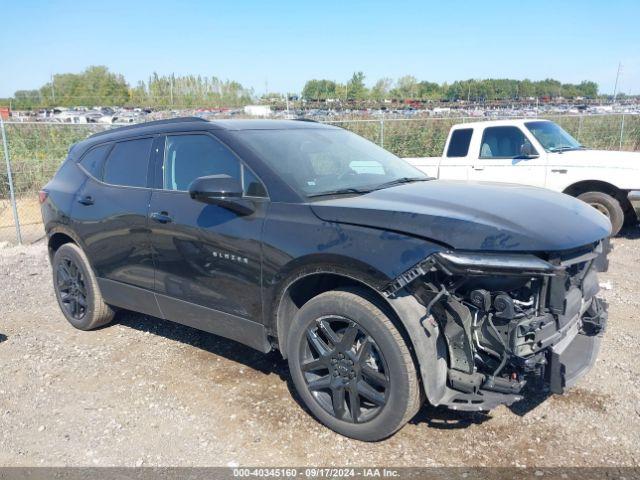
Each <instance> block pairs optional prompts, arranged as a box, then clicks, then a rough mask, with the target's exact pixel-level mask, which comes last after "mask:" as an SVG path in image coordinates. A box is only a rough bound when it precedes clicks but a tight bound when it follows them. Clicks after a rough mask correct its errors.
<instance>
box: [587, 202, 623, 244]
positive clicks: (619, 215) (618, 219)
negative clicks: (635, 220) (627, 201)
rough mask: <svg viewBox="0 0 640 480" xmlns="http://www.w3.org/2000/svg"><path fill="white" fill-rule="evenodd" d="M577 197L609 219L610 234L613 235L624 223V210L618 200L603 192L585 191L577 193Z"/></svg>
mask: <svg viewBox="0 0 640 480" xmlns="http://www.w3.org/2000/svg"><path fill="white" fill-rule="evenodd" d="M578 198H579V199H580V200H582V201H583V202H586V203H588V204H589V205H591V206H592V207H593V208H595V209H596V210H598V211H599V212H600V213H602V214H604V215H605V216H606V217H607V218H608V219H609V221H610V222H611V236H615V235H617V234H618V233H619V232H620V229H621V228H622V225H623V224H624V211H623V210H622V206H621V205H620V202H619V201H618V200H616V199H615V198H614V197H612V196H611V195H609V194H607V193H604V192H585V193H582V194H580V195H578Z"/></svg>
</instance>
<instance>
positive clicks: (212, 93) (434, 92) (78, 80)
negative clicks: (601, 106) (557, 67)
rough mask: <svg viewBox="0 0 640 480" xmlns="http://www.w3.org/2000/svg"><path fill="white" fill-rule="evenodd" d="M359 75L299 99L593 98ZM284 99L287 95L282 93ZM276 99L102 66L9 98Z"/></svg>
mask: <svg viewBox="0 0 640 480" xmlns="http://www.w3.org/2000/svg"><path fill="white" fill-rule="evenodd" d="M365 78H366V77H365V75H364V73H363V72H355V73H354V74H353V75H352V77H351V78H350V79H349V80H348V81H347V82H344V83H341V82H336V81H334V80H328V79H312V80H309V81H307V82H306V83H305V85H304V88H303V90H302V93H301V98H302V99H303V100H306V101H309V102H327V101H339V102H360V103H367V102H368V103H380V102H383V101H396V102H407V101H456V100H470V101H476V102H478V101H496V100H522V99H525V100H526V99H529V98H544V97H549V98H556V97H565V98H576V97H585V98H595V97H597V96H598V85H597V84H596V83H595V82H591V81H587V80H585V81H583V82H581V83H579V84H570V83H561V82H560V81H558V80H554V79H546V80H540V81H532V80H528V79H525V80H512V79H482V80H473V79H470V80H460V81H456V82H453V83H451V84H448V83H442V84H439V83H434V82H429V81H424V80H418V79H417V78H415V77H413V76H411V75H407V76H404V77H401V78H399V79H397V80H393V79H391V78H382V79H379V80H378V81H376V82H375V83H374V84H373V85H372V86H371V87H367V85H366V84H365ZM286 95H290V94H289V93H287V94H286ZM274 97H275V98H276V99H278V98H283V95H282V94H274V93H270V94H265V95H264V96H262V97H261V98H256V95H255V94H254V92H253V90H252V89H251V88H247V87H244V86H243V85H242V84H240V83H238V82H236V81H233V80H221V79H219V78H217V77H206V76H200V75H198V76H196V75H186V76H176V75H158V74H157V73H153V74H152V75H151V76H150V78H149V79H148V80H147V81H146V82H144V81H141V82H138V84H137V85H135V86H133V87H132V86H130V85H129V84H128V83H127V81H126V80H125V78H124V76H122V75H120V74H117V73H113V72H110V71H109V69H108V68H107V67H105V66H91V67H88V68H87V69H86V70H85V71H83V72H81V73H77V74H76V73H63V74H56V75H53V76H52V78H51V81H50V82H48V83H46V84H45V85H43V86H42V87H40V88H38V89H34V90H18V91H16V92H15V94H14V96H13V97H12V98H11V99H6V100H5V102H7V101H9V100H10V101H11V103H12V106H13V108H14V109H33V108H51V107H55V106H61V107H72V106H79V105H84V106H96V105H100V106H136V107H150V108H171V107H174V106H175V107H181V108H189V107H239V106H243V105H247V104H249V103H252V102H255V101H259V100H263V101H268V100H270V99H273V98H274Z"/></svg>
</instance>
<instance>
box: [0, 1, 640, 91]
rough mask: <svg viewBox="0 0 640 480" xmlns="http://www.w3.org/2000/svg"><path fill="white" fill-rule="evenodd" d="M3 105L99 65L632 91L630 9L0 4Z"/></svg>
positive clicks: (493, 4)
mask: <svg viewBox="0 0 640 480" xmlns="http://www.w3.org/2000/svg"><path fill="white" fill-rule="evenodd" d="M0 19H2V21H1V22H0V97H7V96H11V95H13V93H14V92H15V91H16V90H18V89H33V88H39V87H40V86H42V85H43V84H44V83H46V82H47V81H49V79H50V76H51V75H52V74H55V73H67V72H76V73H77V72H81V71H82V70H84V69H85V68H86V67H87V66H89V65H106V66H107V67H108V68H109V69H110V70H111V71H114V72H117V73H121V74H123V75H124V76H125V78H126V79H127V81H128V82H129V84H130V85H135V84H136V83H137V82H138V81H139V80H147V79H148V77H149V75H150V74H151V73H152V72H154V71H155V72H158V73H159V74H170V73H175V74H176V75H181V74H199V75H206V76H216V77H218V78H220V79H231V80H237V81H239V82H240V83H242V84H243V85H244V86H247V87H253V88H254V91H255V93H256V94H257V95H261V94H262V93H264V92H265V90H266V89H267V88H268V90H269V91H275V92H291V93H296V92H300V91H301V90H302V88H303V86H304V83H305V81H306V80H308V79H311V78H328V79H331V80H336V81H342V82H344V81H346V80H348V78H350V77H351V75H352V73H353V72H355V71H363V72H364V73H365V75H366V79H365V82H366V83H367V84H368V85H369V86H371V85H373V83H375V81H376V80H377V79H379V78H383V77H390V78H393V79H397V78H399V77H401V76H403V75H413V76H415V77H416V78H418V79H419V80H428V81H432V82H438V83H442V82H445V81H446V82H452V81H455V80H462V79H468V78H516V79H524V78H529V79H532V80H540V79H544V78H556V79H558V80H560V81H562V82H565V83H566V82H570V83H577V82H580V81H581V80H593V81H595V82H597V83H598V84H599V86H600V91H601V92H602V93H612V92H613V89H614V83H615V79H616V71H617V68H618V63H619V62H621V63H622V75H621V77H620V82H619V88H618V90H619V91H623V92H625V93H630V94H640V27H639V26H638V25H639V24H638V19H640V1H639V0H609V1H603V0H599V1H594V0H581V1H563V0H555V1H548V0H536V1H533V2H531V1H528V2H522V1H518V0H509V1H502V0H500V1H491V0H478V1H471V0H470V1H455V0H454V1H446V0H440V1H426V0H423V1H420V0H404V1H403V0H387V1H377V0H370V1H361V0H339V1H334V0H316V1H304V0H297V1H293V0H292V1H287V0H262V1H249V0H233V1H221V0H219V1H216V0H210V1H204V0H202V1H200V0H183V1H180V0H172V1H166V0H154V1H147V0H137V1H136V0H129V1H122V0H106V1H82V0H73V1H71V0H48V1H44V0H42V1H39V0H21V1H16V0H0Z"/></svg>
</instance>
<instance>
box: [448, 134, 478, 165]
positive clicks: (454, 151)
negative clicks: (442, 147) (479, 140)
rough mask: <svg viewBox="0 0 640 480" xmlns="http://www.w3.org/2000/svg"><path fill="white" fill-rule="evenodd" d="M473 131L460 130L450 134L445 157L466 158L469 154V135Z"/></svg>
mask: <svg viewBox="0 0 640 480" xmlns="http://www.w3.org/2000/svg"><path fill="white" fill-rule="evenodd" d="M472 134H473V129H471V128H460V129H458V130H454V131H453V132H452V133H451V140H450V141H449V148H448V149H447V157H450V158H451V157H466V156H467V154H468V153H469V143H471V135H472Z"/></svg>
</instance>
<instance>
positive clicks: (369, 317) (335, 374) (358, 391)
mask: <svg viewBox="0 0 640 480" xmlns="http://www.w3.org/2000/svg"><path fill="white" fill-rule="evenodd" d="M377 303H378V302H377V299H375V297H373V296H372V295H369V294H368V293H367V292H366V291H364V290H361V289H350V288H344V289H339V290H332V291H329V292H325V293H322V294H320V295H318V296H317V297H315V298H313V299H311V300H309V301H308V302H307V303H306V304H305V305H304V306H303V307H302V308H301V309H300V310H299V311H298V313H297V314H296V316H295V318H294V321H293V325H292V326H291V329H290V331H289V335H288V339H287V355H288V361H289V369H290V371H291V376H292V379H293V383H294V385H295V387H296V391H297V392H298V394H299V395H300V397H301V399H302V401H303V402H304V404H305V405H306V406H307V408H308V409H309V410H310V411H311V412H312V414H313V415H314V416H315V417H316V418H317V419H318V420H319V421H320V422H321V423H323V424H324V425H326V426H327V427H329V428H330V429H332V430H334V431H336V432H338V433H340V434H342V435H345V436H347V437H351V438H355V439H358V440H363V441H377V440H381V439H383V438H386V437H388V436H390V435H391V434H393V433H395V432H396V431H397V430H399V429H400V428H401V427H402V426H403V425H404V424H405V423H407V422H408V421H409V420H410V419H411V418H412V417H413V416H414V415H415V414H416V413H417V412H418V410H419V408H420V405H421V402H422V400H421V395H420V384H419V381H418V374H417V373H416V366H415V364H414V361H413V358H412V356H411V353H410V351H409V348H408V347H407V344H406V342H405V341H404V339H403V338H402V335H401V334H400V332H399V331H398V329H397V328H396V327H395V326H394V325H393V323H392V322H391V320H390V319H389V317H388V316H387V315H386V314H385V313H384V311H383V309H382V308H381V307H380V306H378V304H377ZM354 331H355V333H354ZM349 362H351V363H349ZM341 390H342V393H340V391H341Z"/></svg>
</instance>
